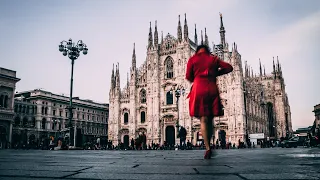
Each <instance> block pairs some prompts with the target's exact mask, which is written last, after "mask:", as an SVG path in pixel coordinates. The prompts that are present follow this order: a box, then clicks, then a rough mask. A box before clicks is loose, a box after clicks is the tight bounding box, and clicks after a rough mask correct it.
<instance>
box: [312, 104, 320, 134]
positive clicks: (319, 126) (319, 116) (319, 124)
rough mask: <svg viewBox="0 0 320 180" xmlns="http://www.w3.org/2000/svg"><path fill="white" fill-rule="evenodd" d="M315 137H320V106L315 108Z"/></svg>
mask: <svg viewBox="0 0 320 180" xmlns="http://www.w3.org/2000/svg"><path fill="white" fill-rule="evenodd" d="M312 112H314V116H315V117H314V122H313V128H312V129H313V132H312V133H313V135H320V104H317V105H315V106H314V110H313V111H312Z"/></svg>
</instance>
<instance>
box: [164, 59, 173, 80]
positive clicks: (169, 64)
mask: <svg viewBox="0 0 320 180" xmlns="http://www.w3.org/2000/svg"><path fill="white" fill-rule="evenodd" d="M164 66H165V78H167V79H171V78H173V59H172V58H171V57H168V58H167V59H166V60H165V61H164Z"/></svg>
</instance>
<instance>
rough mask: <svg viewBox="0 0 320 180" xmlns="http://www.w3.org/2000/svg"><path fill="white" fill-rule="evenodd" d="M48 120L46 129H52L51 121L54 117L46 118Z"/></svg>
mask: <svg viewBox="0 0 320 180" xmlns="http://www.w3.org/2000/svg"><path fill="white" fill-rule="evenodd" d="M46 120H47V122H46V129H51V123H52V119H51V118H46Z"/></svg>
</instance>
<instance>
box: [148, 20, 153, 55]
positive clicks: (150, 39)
mask: <svg viewBox="0 0 320 180" xmlns="http://www.w3.org/2000/svg"><path fill="white" fill-rule="evenodd" d="M152 44H153V40H152V28H151V22H150V28H149V39H148V49H151V48H152Z"/></svg>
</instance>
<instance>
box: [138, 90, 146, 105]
mask: <svg viewBox="0 0 320 180" xmlns="http://www.w3.org/2000/svg"><path fill="white" fill-rule="evenodd" d="M146 102H147V92H146V90H145V89H142V90H141V91H140V103H143V104H144V103H146Z"/></svg>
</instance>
